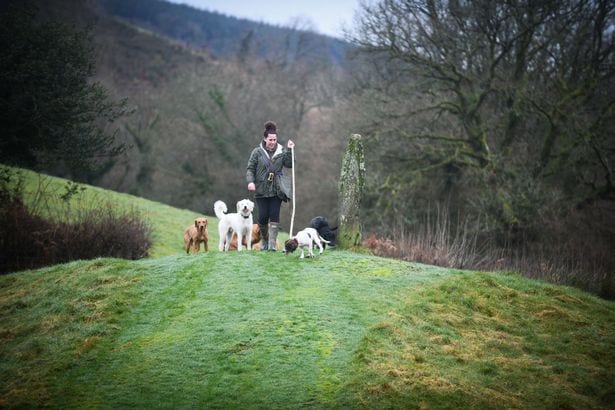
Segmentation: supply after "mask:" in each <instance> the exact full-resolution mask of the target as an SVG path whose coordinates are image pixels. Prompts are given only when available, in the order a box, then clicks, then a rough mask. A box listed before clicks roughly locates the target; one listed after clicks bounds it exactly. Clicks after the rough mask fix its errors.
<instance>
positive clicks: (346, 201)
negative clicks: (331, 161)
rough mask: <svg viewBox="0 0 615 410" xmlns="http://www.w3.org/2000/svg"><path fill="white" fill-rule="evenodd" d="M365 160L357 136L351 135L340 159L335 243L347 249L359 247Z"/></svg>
mask: <svg viewBox="0 0 615 410" xmlns="http://www.w3.org/2000/svg"><path fill="white" fill-rule="evenodd" d="M364 174H365V158H364V154H363V143H362V142H361V136H360V135H359V134H352V135H351V136H350V140H349V141H348V147H347V148H346V153H345V154H344V158H343V159H342V171H341V175H340V196H339V212H340V214H339V228H338V238H337V242H338V245H339V247H340V248H343V249H348V248H353V247H357V246H360V245H361V220H360V218H359V208H360V204H361V196H362V194H363V185H364V183H365V176H364Z"/></svg>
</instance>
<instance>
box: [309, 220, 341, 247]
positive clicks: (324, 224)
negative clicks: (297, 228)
mask: <svg viewBox="0 0 615 410" xmlns="http://www.w3.org/2000/svg"><path fill="white" fill-rule="evenodd" d="M310 226H311V227H312V228H314V229H316V230H317V231H318V235H320V236H321V237H322V238H323V239H325V240H327V241H329V242H331V243H330V244H329V246H335V239H336V233H335V232H334V231H336V230H337V226H336V227H334V228H331V227H330V226H329V221H327V218H325V217H324V216H317V217H315V218H313V219H312V221H311V222H310ZM323 245H324V246H325V247H326V246H327V245H326V244H323Z"/></svg>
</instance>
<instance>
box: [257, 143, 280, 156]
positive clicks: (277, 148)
mask: <svg viewBox="0 0 615 410" xmlns="http://www.w3.org/2000/svg"><path fill="white" fill-rule="evenodd" d="M260 147H261V149H262V150H263V151H264V152H265V154H267V155H269V152H268V151H267V150H266V149H265V147H264V146H263V144H261V145H260ZM283 153H284V147H282V144H280V143H279V142H278V145H277V147H276V148H275V152H274V153H273V156H272V157H271V158H273V157H277V156H278V155H280V154H283Z"/></svg>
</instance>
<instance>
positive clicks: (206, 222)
mask: <svg viewBox="0 0 615 410" xmlns="http://www.w3.org/2000/svg"><path fill="white" fill-rule="evenodd" d="M208 223H209V221H208V220H207V218H205V226H207V224H208Z"/></svg>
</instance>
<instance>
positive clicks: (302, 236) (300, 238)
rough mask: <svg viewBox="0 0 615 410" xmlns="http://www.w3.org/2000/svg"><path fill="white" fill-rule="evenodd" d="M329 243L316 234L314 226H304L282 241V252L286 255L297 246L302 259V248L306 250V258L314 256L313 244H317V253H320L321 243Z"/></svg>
mask: <svg viewBox="0 0 615 410" xmlns="http://www.w3.org/2000/svg"><path fill="white" fill-rule="evenodd" d="M326 243H329V241H327V240H326V239H323V238H321V237H320V235H318V231H316V229H314V228H305V229H304V230H302V231H299V232H297V234H296V235H295V236H293V237H292V238H289V239H287V240H286V242H284V252H286V254H287V255H288V254H289V253H293V252H294V251H295V250H296V249H297V248H300V249H301V256H300V258H301V259H303V258H304V257H305V255H304V252H303V250H304V248H307V250H308V258H313V257H314V250H313V249H314V245H316V246H318V249H320V252H319V254H322V251H323V244H326Z"/></svg>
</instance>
